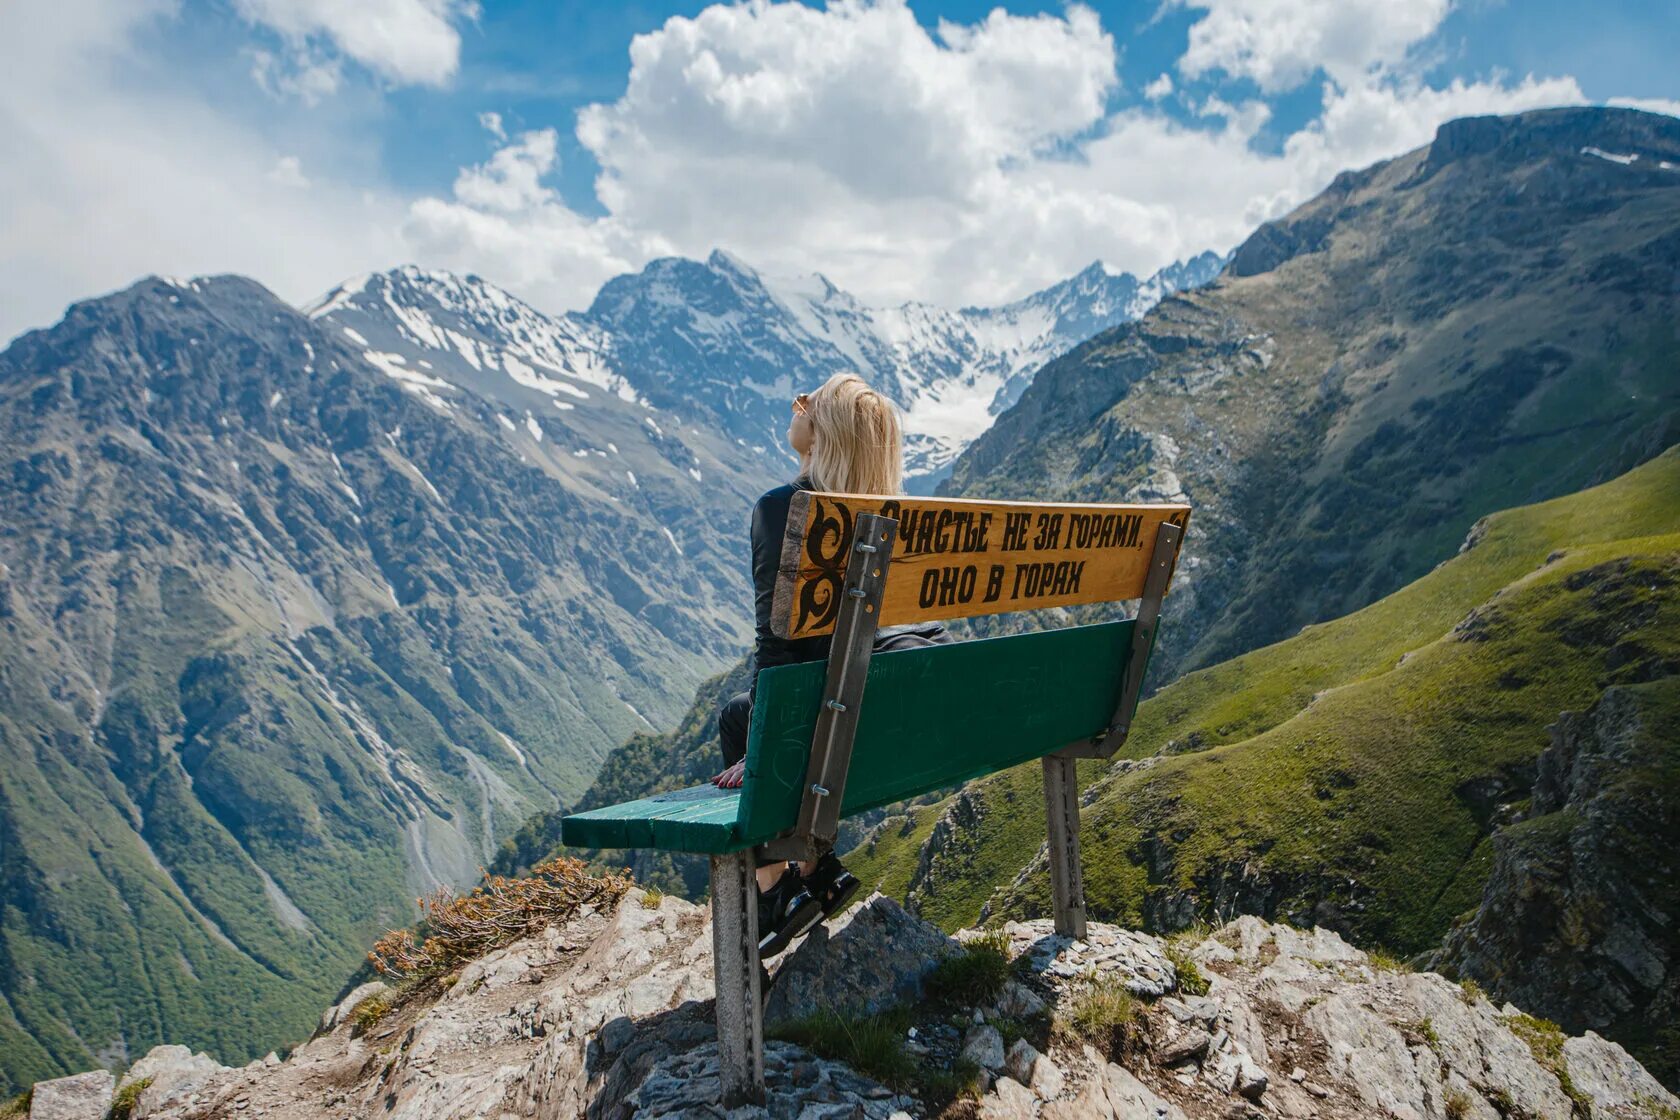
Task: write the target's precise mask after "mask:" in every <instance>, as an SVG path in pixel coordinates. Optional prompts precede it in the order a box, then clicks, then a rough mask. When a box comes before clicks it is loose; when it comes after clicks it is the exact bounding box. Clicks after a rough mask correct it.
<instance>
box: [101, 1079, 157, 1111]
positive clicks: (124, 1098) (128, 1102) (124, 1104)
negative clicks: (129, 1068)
mask: <svg viewBox="0 0 1680 1120" xmlns="http://www.w3.org/2000/svg"><path fill="white" fill-rule="evenodd" d="M151 1084H152V1079H151V1078H149V1077H142V1078H141V1079H140V1080H138V1081H130V1082H129V1083H128V1084H127V1085H124V1086H123V1087H122V1088H120V1089H118V1090H117V1095H116V1096H114V1097H112V1098H111V1113H110V1118H109V1120H129V1118H130V1117H131V1116H133V1115H134V1106H135V1105H137V1104H139V1103H140V1094H141V1093H144V1092H145V1091H146V1090H147V1088H148V1087H150V1086H151Z"/></svg>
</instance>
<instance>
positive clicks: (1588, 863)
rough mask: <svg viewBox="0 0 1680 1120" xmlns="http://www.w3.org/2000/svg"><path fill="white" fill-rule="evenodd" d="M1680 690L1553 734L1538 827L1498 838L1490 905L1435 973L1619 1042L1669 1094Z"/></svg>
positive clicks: (1611, 696) (1674, 1041)
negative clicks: (1444, 971) (1482, 987)
mask: <svg viewBox="0 0 1680 1120" xmlns="http://www.w3.org/2000/svg"><path fill="white" fill-rule="evenodd" d="M1628 644H1631V643H1628ZM1618 648H1619V647H1618ZM1627 656H1628V657H1630V658H1631V657H1639V656H1646V657H1650V656H1651V654H1650V651H1640V650H1637V649H1633V650H1629V651H1627ZM1675 683H1676V680H1675V678H1674V677H1672V676H1668V677H1665V678H1662V679H1659V680H1656V681H1653V682H1651V683H1647V684H1640V685H1632V686H1618V687H1614V688H1610V689H1607V690H1606V691H1605V693H1604V695H1603V696H1602V697H1601V698H1600V699H1599V701H1598V702H1597V703H1595V704H1594V705H1593V706H1592V707H1591V708H1590V709H1588V710H1587V711H1586V712H1566V713H1565V714H1564V715H1563V716H1562V717H1561V718H1560V719H1559V720H1558V721H1557V723H1556V724H1554V725H1553V726H1552V728H1551V729H1550V730H1551V744H1550V746H1548V747H1547V748H1546V750H1545V751H1544V752H1543V753H1542V754H1541V755H1540V760H1539V766H1538V775H1537V778H1536V780H1535V783H1534V796H1533V801H1532V804H1531V806H1530V809H1529V812H1528V814H1527V816H1526V817H1525V818H1524V819H1523V820H1522V821H1520V822H1518V823H1517V824H1514V825H1512V826H1510V827H1508V828H1506V829H1504V830H1502V831H1501V832H1499V833H1497V834H1495V836H1494V838H1493V869H1492V871H1491V873H1490V874H1489V876H1488V884H1487V888H1486V890H1485V891H1484V893H1483V895H1482V902H1481V905H1480V907H1479V908H1478V909H1477V910H1476V911H1475V913H1474V914H1473V915H1472V917H1471V918H1470V919H1469V920H1468V921H1467V922H1465V923H1464V924H1463V925H1461V926H1459V927H1458V928H1456V929H1455V930H1454V931H1453V932H1452V933H1451V934H1450V935H1449V936H1448V938H1447V941H1446V944H1445V947H1444V948H1443V949H1442V951H1441V952H1440V953H1439V954H1437V955H1436V958H1435V961H1434V962H1432V963H1435V964H1437V965H1438V966H1440V967H1442V968H1444V969H1449V970H1451V971H1453V972H1455V973H1456V974H1459V975H1462V976H1466V977H1471V978H1474V979H1475V980H1476V981H1478V982H1479V983H1481V984H1483V985H1485V986H1486V987H1487V988H1488V990H1489V991H1491V992H1492V993H1493V994H1494V995H1495V996H1496V997H1497V998H1499V999H1508V1000H1510V1001H1512V1002H1513V1003H1516V1004H1517V1005H1519V1006H1521V1007H1524V1008H1528V1009H1530V1010H1532V1011H1533V1012H1534V1013H1535V1014H1538V1015H1544V1016H1546V1017H1548V1018H1551V1019H1555V1020H1557V1021H1558V1022H1559V1023H1560V1024H1562V1025H1563V1026H1565V1027H1566V1028H1569V1029H1571V1030H1585V1029H1589V1028H1591V1029H1595V1030H1600V1031H1605V1032H1606V1033H1614V1034H1615V1035H1616V1036H1617V1037H1619V1038H1621V1039H1623V1040H1624V1041H1626V1042H1628V1044H1629V1046H1630V1048H1631V1049H1633V1050H1634V1051H1635V1052H1636V1053H1638V1054H1639V1055H1640V1057H1641V1058H1642V1059H1643V1060H1644V1061H1645V1062H1646V1064H1647V1065H1649V1066H1650V1067H1651V1068H1652V1071H1653V1072H1655V1073H1657V1074H1658V1076H1661V1077H1663V1078H1665V1079H1666V1080H1667V1081H1668V1082H1669V1083H1670V1084H1675V1083H1676V1079H1680V1037H1677V1036H1676V1034H1675V1028H1674V1024H1675V1023H1677V1022H1680V804H1676V802H1675V799H1674V797H1673V796H1672V794H1670V793H1665V790H1672V788H1673V782H1674V781H1675V780H1676V777H1677V776H1680V704H1677V703H1675V701H1674V697H1675V695H1676V689H1675Z"/></svg>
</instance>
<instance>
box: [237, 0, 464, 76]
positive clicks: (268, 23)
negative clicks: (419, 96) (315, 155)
mask: <svg viewBox="0 0 1680 1120" xmlns="http://www.w3.org/2000/svg"><path fill="white" fill-rule="evenodd" d="M234 6H235V8H236V9H237V10H238V12H239V14H240V15H242V16H244V17H245V18H246V19H247V20H250V21H251V22H252V23H259V24H262V25H263V26H265V27H267V28H269V29H271V30H273V31H275V32H277V33H278V34H279V35H280V36H281V37H282V38H284V39H285V40H286V41H287V42H288V43H290V44H291V45H292V46H293V48H294V50H296V51H299V52H304V57H305V58H306V59H307V58H308V57H309V52H310V51H311V50H312V48H315V47H318V46H319V45H320V44H322V43H330V44H331V45H332V46H333V47H334V48H336V49H337V50H338V51H341V52H343V54H345V55H346V56H348V57H350V58H353V59H355V60H356V61H357V62H359V63H361V64H362V65H363V66H366V67H367V68H368V69H369V70H372V71H373V72H374V73H376V74H380V75H382V76H383V77H386V78H388V79H390V80H392V81H396V82H402V83H415V84H424V85H439V84H441V83H443V82H445V81H447V80H448V79H449V78H450V77H451V76H452V75H453V74H454V73H455V71H456V68H457V67H458V66H459V65H460V61H461V35H460V32H459V31H457V30H456V28H455V23H456V21H457V20H460V19H470V18H475V17H476V15H477V12H478V8H477V5H476V4H474V3H471V2H469V0H234ZM266 65H267V66H270V67H272V66H273V65H274V64H273V62H272V61H270V62H269V63H267V64H266ZM329 66H330V63H327V62H322V61H319V60H310V61H308V62H307V63H306V64H305V65H304V66H303V67H302V68H301V69H302V70H303V72H304V73H305V74H308V75H311V80H310V84H311V85H312V87H313V88H314V89H315V91H316V92H320V90H321V87H322V85H323V83H324V78H323V77H322V76H321V75H320V74H318V73H317V71H319V70H321V69H323V68H326V67H329ZM336 81H337V78H336V74H334V75H333V78H332V82H333V86H334V88H336ZM327 92H330V89H329V90H327Z"/></svg>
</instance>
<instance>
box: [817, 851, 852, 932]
mask: <svg viewBox="0 0 1680 1120" xmlns="http://www.w3.org/2000/svg"><path fill="white" fill-rule="evenodd" d="M804 882H805V889H806V890H807V891H809V892H811V897H812V898H815V899H816V900H817V902H818V903H819V904H820V905H821V906H822V916H823V921H825V922H826V921H827V920H828V919H830V918H832V917H834V915H836V914H838V913H840V911H842V910H844V909H845V908H846V904H847V903H848V902H850V901H851V900H852V896H853V895H854V894H856V893H857V892H858V887H860V886H862V885H863V884H861V883H859V882H858V879H857V876H856V875H853V874H852V873H851V872H850V871H847V870H846V865H845V864H843V863H841V862H840V860H839V858H838V857H836V856H835V854H834V853H833V852H824V853H823V856H822V858H821V859H819V860H817V865H816V866H815V867H813V868H811V873H810V874H809V875H807V876H805V881H804Z"/></svg>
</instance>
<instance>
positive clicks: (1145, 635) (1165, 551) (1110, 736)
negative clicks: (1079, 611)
mask: <svg viewBox="0 0 1680 1120" xmlns="http://www.w3.org/2000/svg"><path fill="white" fill-rule="evenodd" d="M1183 539H1184V527H1183V526H1181V525H1175V524H1173V523H1172V522H1171V521H1163V522H1161V524H1160V527H1159V528H1157V529H1156V530H1155V550H1154V552H1153V553H1152V554H1151V555H1150V559H1149V575H1148V576H1146V577H1145V578H1144V582H1143V598H1142V599H1140V600H1139V601H1138V613H1137V619H1136V625H1135V626H1134V627H1133V628H1132V649H1131V653H1130V654H1129V655H1128V656H1127V658H1126V672H1125V675H1124V676H1122V677H1121V678H1120V700H1119V703H1117V704H1116V705H1115V706H1114V718H1113V719H1111V720H1109V723H1108V727H1107V729H1105V730H1104V731H1103V732H1102V733H1101V734H1099V735H1096V736H1094V737H1093V738H1091V739H1089V740H1081V741H1080V742H1077V743H1072V744H1070V745H1068V746H1066V747H1063V748H1062V749H1061V750H1059V751H1057V752H1056V754H1055V757H1057V758H1111V757H1113V755H1114V752H1115V751H1117V750H1119V749H1120V747H1121V745H1122V744H1123V743H1125V741H1126V736H1127V735H1128V734H1130V733H1131V730H1132V717H1133V716H1134V715H1136V714H1137V706H1138V697H1139V696H1140V695H1142V693H1143V673H1144V670H1145V668H1147V666H1148V662H1149V651H1150V650H1151V649H1153V648H1154V646H1155V630H1156V627H1157V626H1158V625H1159V624H1160V621H1161V601H1162V600H1163V599H1164V598H1166V594H1167V584H1168V583H1169V582H1171V580H1172V574H1173V567H1174V565H1175V564H1176V562H1177V560H1178V546H1179V544H1180V543H1181V542H1182V541H1183Z"/></svg>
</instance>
